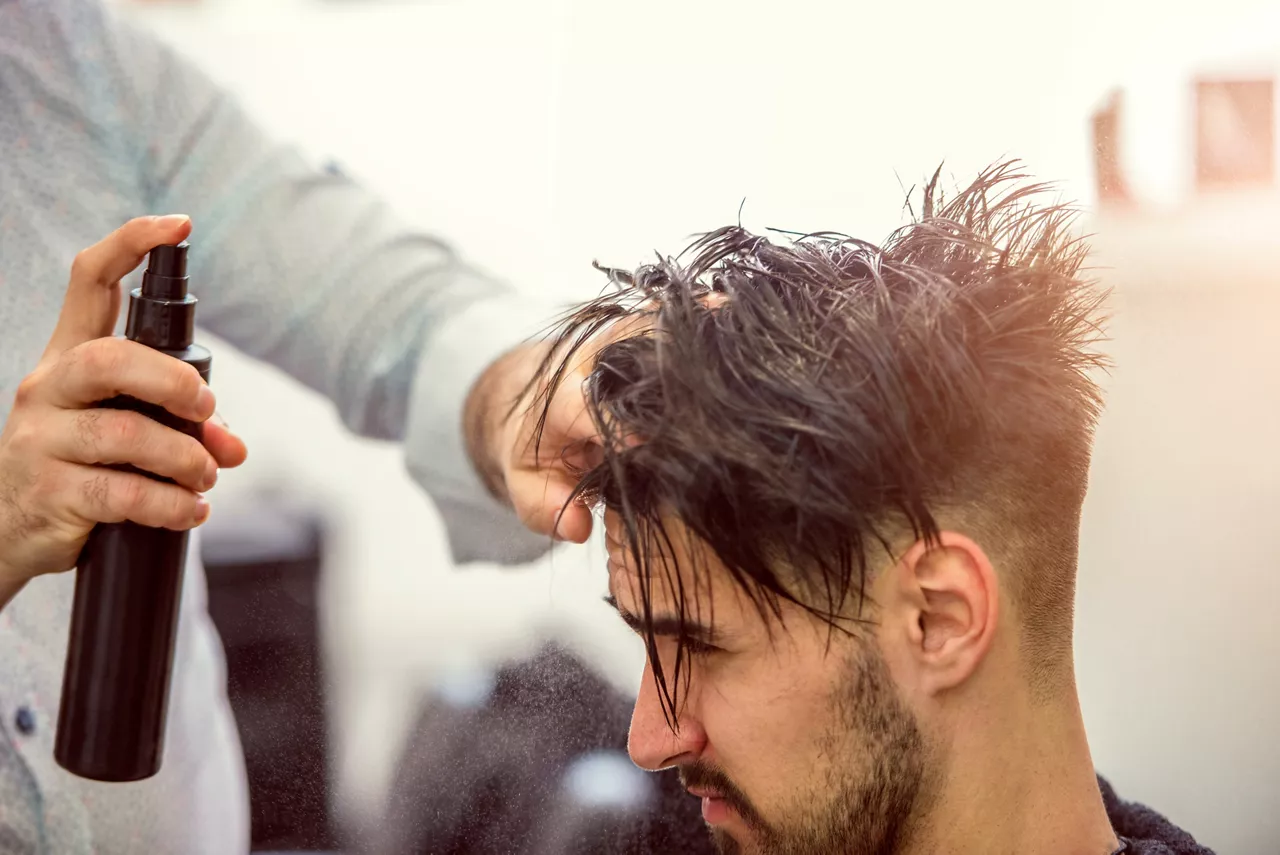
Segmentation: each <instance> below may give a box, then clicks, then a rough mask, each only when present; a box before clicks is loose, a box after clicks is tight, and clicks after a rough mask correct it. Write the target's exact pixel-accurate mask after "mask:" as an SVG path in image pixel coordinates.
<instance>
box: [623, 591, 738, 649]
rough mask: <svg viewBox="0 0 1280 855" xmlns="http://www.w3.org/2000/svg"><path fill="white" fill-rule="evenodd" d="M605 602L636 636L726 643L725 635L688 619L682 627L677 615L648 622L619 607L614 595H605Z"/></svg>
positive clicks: (656, 617)
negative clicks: (649, 635) (648, 633)
mask: <svg viewBox="0 0 1280 855" xmlns="http://www.w3.org/2000/svg"><path fill="white" fill-rule="evenodd" d="M604 601H605V602H606V603H608V604H609V605H610V606H611V607H612V608H613V610H614V611H616V612H617V613H618V617H620V618H622V622H623V623H625V624H626V625H627V626H629V627H631V631H632V632H634V633H635V634H636V635H640V636H644V635H646V631H647V632H651V633H653V634H654V635H657V636H664V637H669V638H683V639H688V640H690V641H697V642H701V643H702V644H710V645H715V644H718V643H720V642H723V641H724V633H721V632H717V631H716V630H715V629H714V628H712V627H710V626H708V625H707V624H704V623H698V622H697V621H691V620H689V619H687V618H686V619H685V621H684V623H683V625H682V624H681V622H680V618H679V617H677V616H675V615H655V616H654V617H653V619H652V620H649V621H646V620H644V619H643V618H641V617H639V616H637V615H633V614H632V613H631V612H629V611H627V610H626V609H624V608H623V607H622V606H620V605H618V601H617V600H616V599H615V598H614V596H613V595H612V594H605V596H604Z"/></svg>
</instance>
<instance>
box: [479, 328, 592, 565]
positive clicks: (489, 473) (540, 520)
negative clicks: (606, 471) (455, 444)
mask: <svg viewBox="0 0 1280 855" xmlns="http://www.w3.org/2000/svg"><path fill="white" fill-rule="evenodd" d="M548 346H549V345H547V344H544V343H539V344H529V345H523V346H521V347H518V348H516V349H515V350H512V351H510V352H509V353H507V354H506V355H505V356H503V357H502V358H501V359H499V360H497V361H496V362H494V363H493V365H491V366H490V367H489V369H488V370H487V371H486V372H485V373H484V374H483V375H482V376H481V378H480V380H479V381H477V383H476V385H475V387H474V388H473V389H472V392H471V395H470V396H469V397H468V400H467V407H466V413H465V414H464V429H465V430H464V432H465V435H466V437H467V446H468V451H469V452H470V454H471V458H472V462H473V463H474V464H475V466H476V470H477V471H478V472H479V473H480V476H481V478H482V479H483V480H484V482H485V485H486V486H487V487H488V488H489V490H490V492H492V493H493V495H494V496H495V497H497V498H498V499H499V500H500V501H502V502H504V503H506V504H507V505H509V506H510V507H511V508H512V509H513V510H514V511H515V512H516V514H517V516H519V518H520V521H521V522H523V523H524V524H525V525H526V526H528V527H529V528H530V529H532V530H533V531H535V532H538V533H539V534H545V535H547V536H549V537H554V538H555V539H557V540H567V541H572V542H574V543H583V542H585V541H586V540H587V538H588V537H590V536H591V527H592V515H591V509H590V508H588V507H587V506H586V505H585V504H582V503H578V502H575V503H573V504H569V505H568V507H566V504H567V503H568V502H569V497H570V496H571V495H572V494H573V491H574V490H575V489H576V488H577V485H578V481H579V477H580V473H581V472H583V471H585V470H587V469H589V468H590V467H591V466H592V465H594V462H595V461H594V456H595V452H596V451H597V450H598V446H597V445H596V440H597V436H598V433H597V430H596V427H595V425H594V424H593V423H592V421H591V418H590V415H589V414H588V412H587V406H586V398H585V396H584V394H583V383H584V382H585V380H586V378H587V371H588V370H589V360H588V358H587V357H585V356H584V357H583V359H582V360H580V361H579V362H578V363H577V364H576V365H575V366H574V367H572V368H571V374H572V376H570V377H568V378H567V379H565V380H564V381H563V382H562V383H561V384H560V385H559V387H558V389H557V391H556V394H555V397H554V398H553V400H552V401H551V404H550V407H549V408H548V411H547V418H546V424H545V426H544V428H543V432H542V437H541V442H540V443H535V437H536V436H537V428H538V421H539V418H540V417H541V414H542V413H541V407H534V406H531V404H532V402H533V401H534V400H536V398H537V397H538V395H539V393H540V392H541V391H542V390H544V389H545V388H546V383H545V379H543V378H539V382H538V383H533V382H532V381H533V380H534V377H535V375H536V374H537V372H538V371H539V370H540V369H541V368H542V366H543V362H544V359H545V357H546V355H547V349H548ZM579 375H580V376H579Z"/></svg>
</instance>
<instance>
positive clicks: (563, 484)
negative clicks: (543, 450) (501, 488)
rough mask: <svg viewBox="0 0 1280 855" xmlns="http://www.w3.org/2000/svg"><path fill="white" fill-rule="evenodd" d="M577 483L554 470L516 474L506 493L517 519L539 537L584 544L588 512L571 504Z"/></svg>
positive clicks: (510, 478) (584, 506)
mask: <svg viewBox="0 0 1280 855" xmlns="http://www.w3.org/2000/svg"><path fill="white" fill-rule="evenodd" d="M576 486H577V484H576V482H575V481H574V480H573V479H571V478H570V477H568V476H566V475H565V474H563V473H560V472H557V471H555V470H541V471H528V470H515V471H513V472H512V473H511V474H510V476H509V478H508V480H507V489H508V492H509V495H510V497H511V504H512V506H513V507H514V508H515V511H516V515H517V516H518V517H519V518H520V521H521V522H522V523H524V524H525V526H527V527H528V528H530V529H532V530H533V531H535V532H537V533H538V534H545V535H548V536H550V537H554V538H555V539H556V540H568V541H572V542H574V543H585V542H586V540H587V538H588V537H590V536H591V509H590V508H588V507H587V506H586V505H584V504H583V503H581V502H580V501H577V500H574V501H570V497H572V496H573V494H574V490H575V488H576Z"/></svg>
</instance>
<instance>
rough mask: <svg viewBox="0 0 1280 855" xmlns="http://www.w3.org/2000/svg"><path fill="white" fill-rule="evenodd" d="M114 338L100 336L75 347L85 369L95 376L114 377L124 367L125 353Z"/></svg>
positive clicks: (78, 358) (77, 357)
mask: <svg viewBox="0 0 1280 855" xmlns="http://www.w3.org/2000/svg"><path fill="white" fill-rule="evenodd" d="M120 345H121V342H120V341H118V340H117V339H114V338H110V337H108V338H98V339H94V340H93V341H87V342H85V343H84V344H82V345H79V346H78V347H75V348H73V350H74V351H78V353H76V359H77V360H78V361H79V362H80V364H81V365H82V367H83V370H84V371H85V372H87V373H89V374H92V375H94V376H95V377H114V376H116V375H117V374H118V373H119V371H120V369H121V368H123V367H124V365H123V363H124V359H125V353H124V349H123V348H122V347H121V346H120Z"/></svg>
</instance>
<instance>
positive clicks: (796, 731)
mask: <svg viewBox="0 0 1280 855" xmlns="http://www.w3.org/2000/svg"><path fill="white" fill-rule="evenodd" d="M831 671H832V669H831V668H828V667H825V665H824V664H823V663H821V662H814V661H812V660H811V661H805V660H803V659H801V658H800V657H798V656H795V655H793V654H792V653H791V652H790V651H787V650H785V649H781V648H780V649H779V650H776V651H772V650H771V651H768V652H767V653H765V654H762V655H759V656H753V657H747V656H738V657H725V659H724V661H722V662H719V663H707V664H706V665H705V666H700V667H699V669H698V675H697V683H698V684H699V685H698V691H697V707H698V716H699V719H700V721H701V724H702V726H703V728H704V730H705V732H706V738H707V743H708V746H709V750H710V756H709V757H708V758H707V759H708V760H709V761H710V762H712V763H713V764H714V765H716V766H717V768H720V769H721V770H722V771H724V772H725V774H727V775H728V776H729V777H730V778H731V779H732V780H733V781H734V783H736V784H737V785H738V786H739V787H741V788H742V789H743V790H744V791H745V792H746V793H747V795H748V796H749V797H750V798H751V799H752V800H753V801H755V802H756V803H757V806H758V807H760V808H761V809H762V810H764V811H765V812H766V813H767V812H768V807H769V805H770V804H774V803H777V802H778V801H780V800H781V799H783V798H785V797H786V795H787V793H789V792H792V793H793V792H794V791H795V790H796V788H797V787H803V786H805V784H806V782H807V781H808V780H810V779H813V778H814V774H815V771H817V767H818V766H820V765H822V764H825V763H829V762H830V761H829V757H827V756H825V755H829V754H830V750H829V748H828V747H824V740H826V741H829V738H830V734H831V731H832V727H833V722H832V715H833V702H832V691H833V685H834V684H833V680H834V675H833V674H832V673H831Z"/></svg>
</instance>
